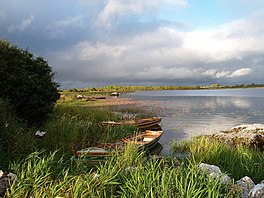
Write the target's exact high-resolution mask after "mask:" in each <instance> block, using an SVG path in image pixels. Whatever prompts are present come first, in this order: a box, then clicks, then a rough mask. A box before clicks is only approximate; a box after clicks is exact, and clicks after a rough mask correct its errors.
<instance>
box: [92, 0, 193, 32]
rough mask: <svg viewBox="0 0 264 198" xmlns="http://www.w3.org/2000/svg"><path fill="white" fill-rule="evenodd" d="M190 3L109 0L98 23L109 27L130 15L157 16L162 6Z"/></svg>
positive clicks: (165, 0)
mask: <svg viewBox="0 0 264 198" xmlns="http://www.w3.org/2000/svg"><path fill="white" fill-rule="evenodd" d="M187 5H189V4H188V3H187V1H186V0H145V1H142V0H126V1H122V0H107V1H106V3H105V6H104V7H103V9H102V11H101V12H100V13H99V14H98V17H97V22H96V25H98V26H104V27H107V28H110V27H112V26H113V25H114V24H117V23H118V22H119V21H120V20H124V19H126V18H127V17H128V18H129V19H131V17H129V16H133V17H136V16H138V17H143V18H144V17H145V16H146V15H149V16H151V18H153V17H154V18H155V17H157V16H158V14H157V13H158V12H159V11H160V9H161V7H166V6H170V7H171V6H174V7H175V6H176V7H185V6H187Z"/></svg>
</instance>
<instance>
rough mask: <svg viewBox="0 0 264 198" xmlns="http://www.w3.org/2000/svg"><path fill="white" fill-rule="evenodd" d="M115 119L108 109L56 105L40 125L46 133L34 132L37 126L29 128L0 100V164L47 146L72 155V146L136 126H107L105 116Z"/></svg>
mask: <svg viewBox="0 0 264 198" xmlns="http://www.w3.org/2000/svg"><path fill="white" fill-rule="evenodd" d="M116 119H118V118H117V117H116V116H115V115H114V114H112V113H111V112H110V111H108V110H107V109H104V108H101V109H98V108H97V109H92V108H87V107H79V106H67V105H66V106H65V105H58V106H56V108H55V109H54V112H53V113H52V114H51V115H50V117H49V119H48V120H47V121H46V123H45V124H44V125H43V126H42V128H41V130H44V131H45V132H46V133H47V134H46V135H45V137H43V138H40V137H37V136H35V132H36V131H37V130H38V129H39V128H29V127H28V126H27V125H26V123H23V122H21V121H20V120H19V119H17V118H16V117H15V115H14V114H13V113H12V108H11V107H10V106H9V105H8V104H7V103H6V102H4V101H2V100H0V130H1V133H0V159H1V164H0V168H1V169H4V170H6V169H7V168H8V165H9V163H10V160H11V161H15V160H20V159H23V158H25V157H26V156H28V155H29V154H30V153H32V152H34V151H40V150H46V151H51V152H54V151H56V150H59V152H60V154H64V155H66V156H71V155H72V153H73V151H74V150H77V149H81V148H85V147H88V146H94V145H96V144H98V143H103V142H109V141H111V140H115V139H120V138H123V137H125V136H127V135H131V134H132V133H134V132H135V131H136V128H135V127H129V126H125V127H108V126H103V125H102V124H101V122H102V121H105V120H116Z"/></svg>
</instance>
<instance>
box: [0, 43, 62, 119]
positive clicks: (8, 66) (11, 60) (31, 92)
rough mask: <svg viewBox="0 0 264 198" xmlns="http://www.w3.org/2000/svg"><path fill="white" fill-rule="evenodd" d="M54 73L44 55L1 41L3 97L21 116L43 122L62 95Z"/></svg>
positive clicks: (1, 87)
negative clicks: (38, 55)
mask: <svg viewBox="0 0 264 198" xmlns="http://www.w3.org/2000/svg"><path fill="white" fill-rule="evenodd" d="M53 76H54V73H53V72H52V69H51V67H50V66H49V65H48V63H47V62H46V61H45V60H44V59H43V58H41V57H34V56H33V54H31V53H30V52H28V51H27V50H23V49H19V48H18V47H17V46H14V45H12V44H11V43H9V42H8V41H6V40H0V90H1V92H0V98H2V99H5V100H8V101H9V103H10V104H12V105H13V107H14V109H15V111H16V114H17V116H18V117H20V118H22V119H23V120H27V121H28V122H29V123H30V124H33V123H40V122H42V121H43V119H44V118H46V116H47V114H48V113H50V112H51V111H52V109H53V106H54V104H55V102H56V101H57V99H58V98H59V93H58V90H57V87H58V84H57V83H55V82H54V81H53Z"/></svg>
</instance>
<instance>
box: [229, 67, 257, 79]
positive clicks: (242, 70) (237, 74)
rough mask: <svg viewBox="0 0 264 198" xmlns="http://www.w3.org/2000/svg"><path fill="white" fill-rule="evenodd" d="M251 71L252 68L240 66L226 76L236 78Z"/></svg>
mask: <svg viewBox="0 0 264 198" xmlns="http://www.w3.org/2000/svg"><path fill="white" fill-rule="evenodd" d="M251 72H252V69H250V68H241V69H238V70H236V71H234V72H233V73H231V74H230V75H228V77H229V78H237V77H241V76H246V75H248V74H250V73H251Z"/></svg>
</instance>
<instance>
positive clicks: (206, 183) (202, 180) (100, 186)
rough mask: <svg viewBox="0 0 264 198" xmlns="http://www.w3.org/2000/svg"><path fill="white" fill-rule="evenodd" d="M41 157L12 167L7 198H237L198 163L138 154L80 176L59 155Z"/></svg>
mask: <svg viewBox="0 0 264 198" xmlns="http://www.w3.org/2000/svg"><path fill="white" fill-rule="evenodd" d="M131 152H135V150H134V151H131ZM43 154H44V153H40V152H35V153H33V154H31V155H29V156H28V157H27V158H26V159H25V160H23V161H21V162H18V163H15V164H14V165H13V166H12V169H13V171H14V172H15V173H17V176H18V178H17V186H16V187H15V186H13V187H12V188H11V190H10V192H9V193H8V197H109V198H111V197H120V198H121V197H138V198H140V197H142V198H143V197H186V198H192V197H212V198H214V197H236V196H235V194H234V192H229V191H228V189H227V187H225V186H223V185H221V183H220V180H213V179H208V178H207V176H206V175H204V174H203V173H202V172H201V171H200V169H199V168H198V166H197V164H189V163H186V164H181V165H178V166H175V165H174V166H173V163H172V161H173V160H172V159H171V158H166V159H165V158H164V159H160V160H157V159H156V160H152V161H148V162H146V161H145V159H144V158H142V155H141V154H139V155H137V158H136V159H135V160H134V162H133V164H131V161H130V160H127V156H115V157H113V158H110V159H108V160H107V161H105V163H101V164H99V165H98V166H97V168H95V169H93V170H91V171H86V165H87V164H85V163H83V166H82V167H79V168H81V169H82V170H83V172H81V173H80V172H76V171H75V170H76V166H75V165H74V164H72V163H71V162H70V161H65V160H63V158H58V157H56V155H55V153H51V154H49V155H43ZM130 155H132V156H136V155H135V154H134V153H130ZM75 160H79V159H75ZM87 162H89V160H87ZM232 193H233V194H232Z"/></svg>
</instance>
